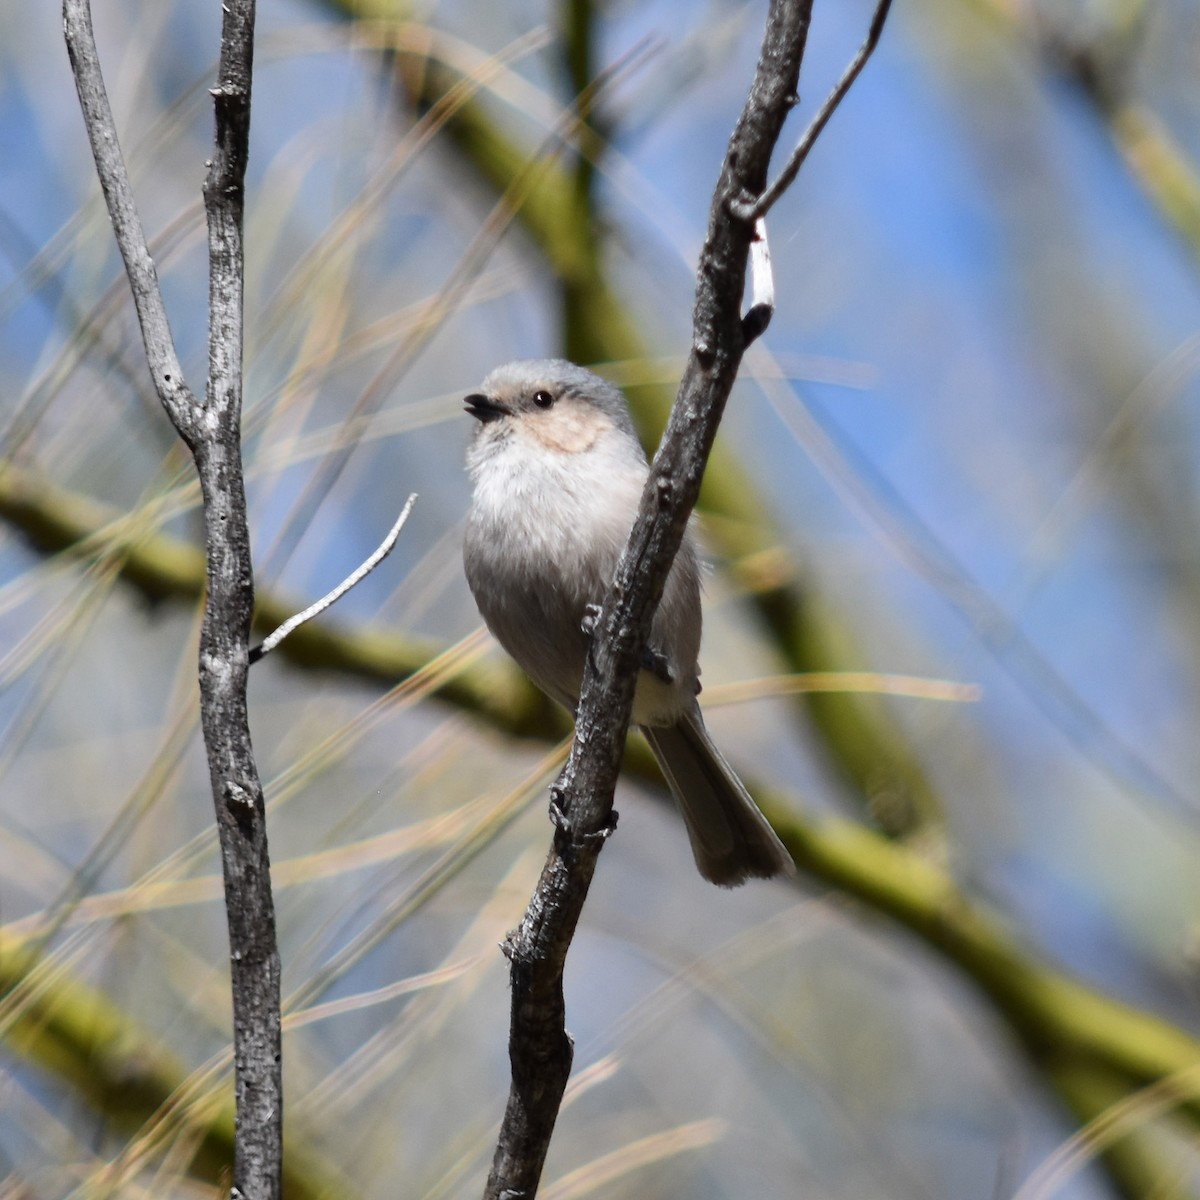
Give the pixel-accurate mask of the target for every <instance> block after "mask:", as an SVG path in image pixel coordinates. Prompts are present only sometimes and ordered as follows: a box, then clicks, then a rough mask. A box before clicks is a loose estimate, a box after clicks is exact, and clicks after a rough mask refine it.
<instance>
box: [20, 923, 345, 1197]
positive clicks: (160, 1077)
mask: <svg viewBox="0 0 1200 1200" xmlns="http://www.w3.org/2000/svg"><path fill="white" fill-rule="evenodd" d="M45 965H46V960H44V959H43V958H41V957H40V956H39V955H37V954H36V953H34V952H33V951H31V950H30V949H29V948H28V947H27V946H26V945H25V943H24V942H22V941H20V940H18V939H15V938H13V937H11V936H8V935H5V934H3V933H0V994H3V995H4V997H5V1005H6V1007H5V1020H4V1030H3V1035H4V1044H5V1046H6V1048H7V1050H8V1052H9V1053H10V1054H15V1055H19V1056H20V1057H21V1058H23V1059H24V1060H25V1061H26V1062H28V1063H31V1064H33V1065H35V1066H36V1067H38V1068H40V1069H41V1070H44V1071H47V1072H51V1073H53V1074H54V1075H57V1076H58V1077H59V1078H60V1079H62V1080H64V1081H66V1082H67V1083H68V1084H70V1086H71V1088H72V1089H73V1092H74V1094H75V1095H77V1096H78V1097H80V1098H81V1099H83V1100H84V1101H85V1102H87V1103H88V1104H90V1105H91V1106H92V1107H94V1108H95V1110H96V1112H98V1113H101V1114H103V1117H104V1120H105V1122H106V1124H107V1125H108V1126H109V1127H110V1128H111V1129H113V1130H114V1131H117V1132H120V1133H121V1134H123V1135H125V1136H128V1137H130V1138H137V1137H139V1136H142V1135H150V1136H153V1132H154V1131H155V1130H156V1129H157V1126H158V1123H159V1122H165V1125H166V1130H167V1138H166V1141H165V1142H164V1144H163V1146H162V1147H161V1149H166V1148H168V1146H169V1144H170V1143H171V1142H172V1141H174V1140H176V1139H179V1140H181V1141H182V1143H183V1144H185V1145H187V1144H191V1145H193V1146H194V1150H193V1152H192V1157H191V1160H190V1162H189V1163H188V1164H187V1167H186V1169H187V1170H188V1172H189V1174H191V1175H192V1176H194V1177H195V1178H197V1179H200V1180H205V1181H207V1182H209V1183H212V1184H214V1185H218V1184H223V1185H224V1186H226V1187H227V1186H228V1174H229V1171H230V1169H231V1166H232V1163H233V1118H234V1109H233V1100H232V1097H231V1096H227V1093H228V1092H229V1089H228V1088H223V1089H221V1096H220V1098H214V1097H212V1096H209V1095H206V1096H205V1098H204V1104H203V1105H200V1106H197V1107H195V1108H194V1109H193V1108H192V1106H190V1105H188V1104H187V1103H186V1102H185V1103H182V1104H180V1099H181V1097H183V1096H184V1095H185V1093H186V1084H187V1081H188V1072H187V1071H186V1070H185V1068H184V1066H183V1064H182V1063H180V1061H179V1060H178V1059H177V1058H176V1057H175V1055H173V1054H172V1053H171V1052H170V1051H169V1050H168V1049H167V1048H166V1047H165V1046H163V1045H162V1044H161V1043H159V1042H158V1040H157V1039H156V1038H154V1037H152V1036H151V1035H150V1034H149V1033H148V1032H147V1030H146V1029H145V1028H144V1027H142V1026H141V1025H139V1024H138V1023H137V1022H136V1021H133V1020H131V1019H130V1018H129V1017H128V1016H126V1015H125V1014H124V1013H123V1012H122V1011H121V1010H120V1009H119V1008H118V1007H117V1006H116V1005H114V1004H113V1003H112V1002H111V1001H110V1000H109V999H108V998H107V997H106V996H105V995H104V994H103V993H102V992H100V991H97V990H96V989H95V988H92V987H90V986H88V985H87V984H84V983H81V982H80V981H79V980H77V979H75V978H73V977H72V976H71V975H70V974H69V973H68V972H67V971H65V970H63V969H54V970H52V971H50V972H47V977H46V978H45V979H38V978H37V976H38V974H39V973H40V972H41V970H42V969H43V968H44V967H45ZM214 1106H215V1109H214ZM201 1114H202V1115H201ZM283 1185H284V1194H285V1195H286V1196H288V1198H289V1200H318V1198H324V1200H328V1198H329V1197H335V1196H336V1197H338V1198H339V1200H341V1198H347V1200H348V1198H349V1197H351V1196H353V1194H354V1192H353V1189H351V1188H350V1187H349V1186H348V1184H347V1182H346V1180H345V1179H344V1178H342V1177H341V1176H340V1175H339V1174H338V1173H337V1172H336V1171H335V1170H334V1169H333V1168H332V1167H331V1166H330V1165H329V1164H328V1163H327V1162H325V1161H324V1160H322V1159H320V1158H319V1157H318V1156H317V1155H316V1154H314V1153H313V1151H312V1149H311V1139H306V1138H305V1137H304V1135H303V1134H298V1133H295V1132H294V1133H293V1136H292V1137H290V1138H288V1139H287V1141H286V1143H285V1148H284V1167H283Z"/></svg>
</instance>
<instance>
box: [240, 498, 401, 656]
mask: <svg viewBox="0 0 1200 1200" xmlns="http://www.w3.org/2000/svg"><path fill="white" fill-rule="evenodd" d="M416 502H417V493H416V492H413V493H412V494H411V495H410V496H409V498H408V501H407V502H406V503H405V505H404V507H403V508H402V509H401V510H400V515H399V516H398V517H397V518H396V523H395V524H394V525H393V526H392V527H391V529H390V530H389V531H388V535H387V537H385V538H384V539H383V541H382V542H380V543H379V546H378V548H377V549H376V550H375V551H374V552H373V553H372V554H371V556H370V557H369V558H368V559H367V560H366V561H365V562H364V563H363V564H362V565H361V566H359V567H356V568H355V570H353V571H352V572H351V573H350V574H349V575H347V576H346V578H345V579H343V580H342V582H341V583H339V584H338V585H337V587H335V588H334V589H333V590H332V591H329V592H326V593H325V595H324V596H322V597H321V599H320V600H318V601H317V602H316V603H315V604H310V605H309V606H308V607H307V608H306V609H305V610H304V611H303V612H299V613H297V614H296V615H295V616H294V617H289V618H288V619H287V620H286V621H284V623H283V624H282V625H280V626H279V628H278V629H275V630H273V631H272V632H271V633H270V634H269V635H268V636H267V637H265V638H264V639H263V643H262V645H261V646H255V647H254V648H253V649H252V650H251V651H250V662H251V663H256V662H258V660H259V659H260V658H265V657H266V656H267V655H268V654H270V653H271V651H272V650H274V649H275V647H276V646H278V645H279V643H280V642H282V641H283V639H284V638H285V637H287V635H288V634H289V633H292V632H293V631H294V630H296V629H299V628H300V626H301V625H303V624H304V623H305V621H311V620H312V619H313V617H317V616H320V615H321V613H323V612H324V611H325V610H326V609H327V608H331V607H332V606H333V605H334V604H336V603H337V602H338V601H339V600H340V599H341V598H342V597H343V596H344V595H345V594H346V593H347V592H348V591H349V590H350V589H351V588H352V587H356V586H357V585H358V584H360V583H361V582H362V581H363V580H364V579H366V577H367V576H368V575H370V573H371V572H372V571H373V570H375V568H376V567H377V566H379V564H380V563H381V562H383V560H384V559H385V558H387V556H388V555H389V554H391V552H392V550H393V549H394V548H395V546H396V542H397V541H398V540H399V538H400V531H401V530H402V529H403V528H404V524H405V522H406V521H407V520H408V514H409V513H410V512H412V509H413V505H414V504H416Z"/></svg>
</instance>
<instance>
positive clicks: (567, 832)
mask: <svg viewBox="0 0 1200 1200" xmlns="http://www.w3.org/2000/svg"><path fill="white" fill-rule="evenodd" d="M811 7H812V0H772V3H771V6H770V11H769V13H768V16H767V27H766V33H765V36H764V39H763V46H762V52H761V55H760V57H759V62H758V67H757V70H756V73H755V78H754V83H753V86H752V87H751V89H750V95H749V97H748V98H747V100H746V104H745V107H744V109H743V111H742V115H741V117H740V119H739V120H738V123H737V126H736V128H735V129H734V132H733V136H732V137H731V138H730V141H729V147H728V150H727V152H726V156H725V162H724V165H723V167H722V170H721V175H720V179H719V180H718V183H717V186H716V191H715V193H714V195H713V202H712V208H711V211H710V217H709V227H708V236H707V239H706V241H705V244H704V249H703V250H702V252H701V256H700V263H699V270H698V276H699V278H698V284H697V291H696V305H695V312H694V324H693V338H692V349H691V353H690V355H689V358H688V364H687V369H686V371H685V374H684V377H683V381H682V383H681V384H680V388H679V394H678V397H677V399H676V401H675V406H674V408H673V409H672V410H671V418H670V421H669V422H668V425H667V430H666V433H665V434H664V436H663V440H662V444H661V446H660V447H659V450H658V454H657V455H656V456H655V459H654V463H653V465H652V466H651V469H650V476H649V479H648V480H647V483H646V489H645V492H644V493H643V495H642V504H641V510H640V512H639V515H638V519H637V522H636V523H635V525H634V528H633V531H632V533H631V534H630V538H629V542H628V544H627V546H626V548H625V551H624V554H623V555H622V558H621V561H620V564H619V566H618V568H617V575H616V579H615V581H614V583H613V586H612V588H611V590H610V592H609V595H608V596H607V597H605V599H604V603H603V606H602V611H601V616H600V619H599V621H598V623H597V632H596V637H595V640H594V642H593V646H592V654H591V655H590V656H589V660H588V664H587V666H586V668H585V670H584V676H583V688H582V693H581V698H580V702H579V709H578V712H577V715H576V733H575V740H574V743H573V745H572V749H571V756H570V758H569V760H568V762H567V765H566V767H565V768H564V769H563V773H562V775H561V776H560V777H559V779H558V781H557V782H556V784H555V785H554V788H553V789H552V806H551V812H552V815H553V816H554V818H555V824H556V830H555V835H554V842H553V846H552V848H551V851H550V854H549V857H548V858H547V860H546V865H545V866H544V868H543V870H542V875H541V878H540V879H539V881H538V885H537V889H536V890H535V892H534V895H533V898H532V899H531V901H530V904H529V908H528V909H527V911H526V913H525V917H524V919H523V920H522V922H521V925H520V926H519V928H518V929H516V930H515V931H514V932H513V933H512V934H510V935H509V938H508V940H507V942H506V944H505V950H506V953H507V954H508V957H509V960H510V963H511V974H512V989H513V997H512V1018H511V1027H510V1034H509V1057H510V1059H511V1062H512V1086H511V1089H510V1092H509V1098H508V1105H507V1108H506V1111H505V1114H504V1121H503V1124H502V1126H501V1130H500V1136H499V1140H498V1142H497V1146H496V1153H495V1157H494V1160H493V1164H492V1170H491V1174H490V1175H489V1177H488V1181H487V1187H486V1189H485V1192H484V1195H485V1198H486V1200H515V1198H517V1197H522V1198H527V1197H532V1196H533V1195H534V1194H535V1193H536V1191H537V1187H538V1182H539V1180H540V1177H541V1172H542V1167H543V1164H544V1162H545V1156H546V1151H547V1149H548V1147H549V1142H550V1136H551V1134H552V1132H553V1129H554V1123H555V1120H556V1118H557V1115H558V1107H559V1104H560V1102H561V1099H562V1094H563V1090H564V1088H565V1086H566V1082H567V1077H568V1075H569V1073H570V1068H571V1057H572V1046H571V1039H570V1037H569V1035H568V1034H567V1032H566V1023H565V1007H564V1003H563V991H562V972H563V965H564V962H565V959H566V954H567V950H568V948H569V946H570V942H571V938H572V936H573V934H574V931H575V927H576V924H577V922H578V920H579V915H580V912H581V911H582V908H583V903H584V900H585V899H586V896H587V891H588V888H589V886H590V883H591V879H592V874H593V872H594V871H595V866H596V859H597V856H598V855H599V852H600V848H601V846H602V845H603V843H604V840H605V838H606V837H607V835H608V833H609V832H611V830H612V828H613V823H614V820H615V815H614V813H613V811H612V800H613V790H614V788H615V785H616V779H617V771H618V768H619V765H620V759H621V752H622V749H623V747H624V743H625V733H626V729H627V728H628V724H629V712H630V707H631V705H632V701H633V691H634V684H635V678H636V675H637V671H638V665H639V663H640V662H641V658H642V652H643V649H644V647H645V644H646V638H647V634H648V631H649V628H650V622H651V619H652V617H653V615H654V611H655V608H656V607H657V605H658V602H659V599H660V598H661V595H662V589H663V585H664V583H665V581H666V577H667V574H668V572H669V571H670V568H671V563H672V561H673V560H674V557H675V554H676V552H677V551H678V549H679V545H680V542H681V540H682V538H683V534H684V530H685V528H686V525H687V520H688V516H689V514H690V513H691V510H692V507H693V505H694V504H695V502H696V498H697V496H698V494H699V491H700V481H701V477H702V475H703V472H704V465H705V462H706V461H707V458H708V453H709V451H710V449H711V447H712V443H713V438H714V437H715V435H716V430H717V425H718V424H719V422H720V419H721V415H722V412H723V411H724V407H725V402H726V400H727V399H728V397H729V393H730V390H731V389H732V387H733V382H734V379H735V377H736V375H737V370H738V366H739V364H740V363H741V359H742V355H743V353H744V351H745V348H746V345H747V342H748V341H749V340H750V339H752V338H753V336H755V334H756V332H758V330H759V329H760V328H761V323H760V324H759V325H758V326H757V327H755V326H748V325H744V324H743V320H742V315H741V303H742V295H743V291H744V285H745V276H746V263H747V257H748V254H749V251H750V246H751V243H752V240H753V239H754V236H755V231H754V225H753V222H752V221H747V220H746V219H745V218H744V217H742V216H740V215H738V214H737V212H736V211H735V209H736V207H742V206H745V205H747V204H752V203H753V202H754V200H755V199H757V197H758V196H759V195H760V194H761V193H762V192H763V190H764V189H765V187H766V183H767V169H768V166H769V164H770V159H771V152H772V150H773V148H774V146H775V143H776V141H777V140H778V137H779V134H780V131H781V130H782V128H783V123H784V120H785V119H786V117H787V114H788V112H789V111H790V109H791V108H792V106H793V105H794V104H795V100H796V88H797V83H798V80H799V73H800V63H801V60H802V58H803V55H804V46H805V40H806V35H807V32H808V23H809V16H810V12H811Z"/></svg>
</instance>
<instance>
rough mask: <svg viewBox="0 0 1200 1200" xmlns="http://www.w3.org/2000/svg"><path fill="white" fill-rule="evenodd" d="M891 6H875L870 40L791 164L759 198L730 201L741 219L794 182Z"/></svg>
mask: <svg viewBox="0 0 1200 1200" xmlns="http://www.w3.org/2000/svg"><path fill="white" fill-rule="evenodd" d="M891 7H892V0H879V3H878V4H877V5H876V8H875V15H874V16H873V17H872V18H871V27H870V28H869V29H868V30H867V37H866V41H864V42H863V44H862V45H861V46H860V47H859V49H858V53H857V54H856V55H855V56H854V59H853V61H852V62H851V63H850V65H849V66H848V67H847V68H846V70H845V71H844V72H843V74H842V77H841V79H839V80H838V81H837V85H836V86H835V87H834V89H833V91H832V92H830V93H829V95H828V96H827V97H826V99H825V103H824V104H822V105H821V107H820V109H819V110H818V112H817V115H816V116H815V117H813V119H812V123H811V124H810V125H809V127H808V128H807V129H806V130H805V131H804V136H803V137H802V138H801V139H800V141H799V143H798V144H797V146H796V149H795V150H793V151H792V156H791V158H789V159H788V162H787V166H786V167H784V168H783V170H782V171H781V172H780V173H779V178H778V179H776V180H775V182H774V183H773V184H771V186H770V187H768V188H767V189H766V191H764V192H763V193H762V195H760V196H759V197H758V198H757V199H755V200H743V199H737V200H734V201H733V202H732V203H731V204H730V212H732V213H733V215H734V216H735V217H737V218H738V219H739V220H742V221H755V220H757V219H758V218H759V217H762V216H765V215H766V214H767V213H768V212H769V211H770V209H771V206H772V205H773V204H774V203H775V201H776V200H778V199H779V197H780V196H782V195H783V193H784V192H786V191H787V190H788V188H789V187H791V186H792V183H793V181H794V180H795V178H796V176H797V175H798V174H799V173H800V168H801V167H802V166H804V160H805V159H806V158H807V157H808V154H809V151H810V150H811V149H812V148H813V146H815V145H816V142H817V138H819V137H820V136H821V133H822V131H823V130H824V128H825V126H826V125H827V124H828V123H829V118H830V117H832V116H833V114H834V113H835V112H836V111H837V107H838V105H839V104H841V102H842V100H843V99H844V98H845V96H846V93H847V92H848V91H849V90H850V88H851V87H852V86H853V84H854V81H855V80H856V79H857V78H858V76H859V74H860V72H861V71H862V69H863V67H865V66H866V65H867V59H868V58H870V57H871V55H872V54H873V53H874V50H875V47H876V46H877V45H878V44H879V37H880V35H881V34H882V33H883V24H884V22H885V21H886V20H887V15H888V10H889V9H890V8H891Z"/></svg>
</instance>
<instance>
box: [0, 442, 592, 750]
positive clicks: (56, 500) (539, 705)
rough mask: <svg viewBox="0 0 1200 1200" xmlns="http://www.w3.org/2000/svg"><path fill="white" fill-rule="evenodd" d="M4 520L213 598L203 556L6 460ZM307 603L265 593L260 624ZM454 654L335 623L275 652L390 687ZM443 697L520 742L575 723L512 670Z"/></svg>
mask: <svg viewBox="0 0 1200 1200" xmlns="http://www.w3.org/2000/svg"><path fill="white" fill-rule="evenodd" d="M0 518H3V519H4V520H5V521H7V522H8V523H9V524H10V525H11V526H13V527H14V528H15V529H17V530H18V531H19V532H20V533H21V535H22V536H23V537H24V538H25V540H26V541H27V542H28V543H29V544H31V545H32V546H34V547H35V548H36V549H37V550H39V551H41V552H42V553H47V554H58V553H62V554H67V555H70V556H71V557H72V558H75V559H78V560H79V561H81V562H85V563H86V562H94V561H97V560H99V559H101V558H113V559H115V560H116V561H117V563H118V569H119V573H120V576H121V578H122V579H123V580H124V581H125V582H126V583H128V584H130V585H131V586H132V587H134V588H136V589H137V591H138V592H140V593H141V595H142V596H143V597H145V599H147V600H149V601H151V602H161V601H164V600H177V601H183V602H185V603H189V604H194V603H198V602H199V600H200V598H201V597H202V596H203V594H204V555H203V552H202V551H201V550H200V548H199V547H197V546H193V545H189V544H188V543H186V542H182V541H180V540H178V539H177V538H173V537H171V536H170V535H168V534H165V533H162V532H161V531H159V530H157V529H150V530H149V531H148V530H147V529H146V522H145V521H144V520H142V519H139V518H138V517H137V516H136V515H135V516H122V515H121V514H119V513H117V512H116V511H115V510H113V509H111V508H108V507H106V506H105V505H102V504H99V503H97V502H96V501H94V500H90V499H88V498H86V497H83V496H80V495H79V494H78V493H76V492H72V491H69V490H67V489H66V488H62V487H59V486H57V485H56V484H54V483H53V482H51V481H50V480H49V479H48V478H47V477H46V476H44V475H42V474H41V473H39V472H36V471H32V470H30V469H28V468H24V467H18V466H16V465H15V464H12V463H8V464H3V463H0ZM303 607H304V602H301V603H294V602H292V601H290V600H288V599H285V598H284V597H281V596H276V595H272V594H269V593H265V594H260V595H259V596H258V599H257V603H256V606H255V611H254V627H255V629H256V630H257V631H258V632H259V633H261V634H263V635H265V634H267V633H269V632H271V631H272V630H273V629H275V628H276V627H277V626H279V625H281V624H282V623H283V622H284V621H286V620H287V619H288V618H289V617H291V616H293V615H294V614H295V613H296V612H298V611H299V610H300V609H301V608H303ZM444 649H445V647H444V646H442V645H438V644H434V643H430V642H422V641H420V640H419V639H416V638H410V637H405V636H404V635H402V634H399V633H395V632H393V631H390V630H384V629H370V628H367V629H356V630H354V631H353V632H348V631H345V630H342V629H340V628H338V627H337V626H336V625H334V624H333V623H332V622H329V621H320V622H318V621H310V622H309V623H308V624H306V625H302V626H301V627H300V628H299V629H297V630H296V631H295V632H294V633H292V634H291V635H290V636H289V637H288V638H286V639H285V640H284V642H283V643H282V644H281V645H280V646H279V648H278V650H276V651H275V654H276V656H277V657H280V658H283V659H286V660H287V661H289V662H291V663H293V664H295V665H296V666H300V667H305V668H308V669H313V670H327V671H337V672H341V673H343V674H348V675H354V676H357V677H359V678H363V679H368V680H371V681H374V682H378V683H382V684H385V685H386V686H388V687H391V686H393V685H394V684H396V683H399V682H400V681H401V680H404V679H408V678H410V677H411V676H413V675H415V674H417V673H418V672H419V671H421V670H423V669H424V668H425V667H426V666H428V664H429V663H431V662H432V661H433V660H434V659H435V658H436V657H437V656H438V654H440V653H441V652H442V651H443V650H444ZM432 691H433V693H434V694H436V695H438V696H440V697H442V698H443V699H445V700H446V701H447V702H448V703H451V704H455V705H457V706H459V707H461V708H463V709H464V710H465V711H467V712H472V713H475V714H476V715H478V716H480V717H483V718H485V719H491V720H494V722H495V723H497V724H499V725H500V726H502V727H504V728H506V729H509V730H510V731H511V732H512V733H514V734H515V735H517V736H519V737H527V736H545V735H546V734H547V731H549V732H550V734H551V735H552V736H555V737H561V736H562V734H563V732H564V731H565V730H566V728H567V727H568V726H567V723H566V718H565V717H564V715H563V713H562V712H561V710H560V709H558V708H557V706H555V705H553V704H552V703H551V702H550V701H548V700H547V699H546V698H545V697H544V696H543V695H541V693H540V692H538V691H537V689H536V688H534V687H533V685H532V684H531V683H529V681H528V680H527V679H525V678H524V676H523V675H522V674H521V673H520V672H519V671H517V670H516V668H514V667H511V666H510V665H509V664H507V663H504V662H498V661H481V662H477V663H475V664H473V665H472V666H471V668H470V670H464V671H458V672H455V673H453V674H448V675H445V676H444V677H440V678H439V679H438V680H436V681H435V682H434V683H433V684H432Z"/></svg>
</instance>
